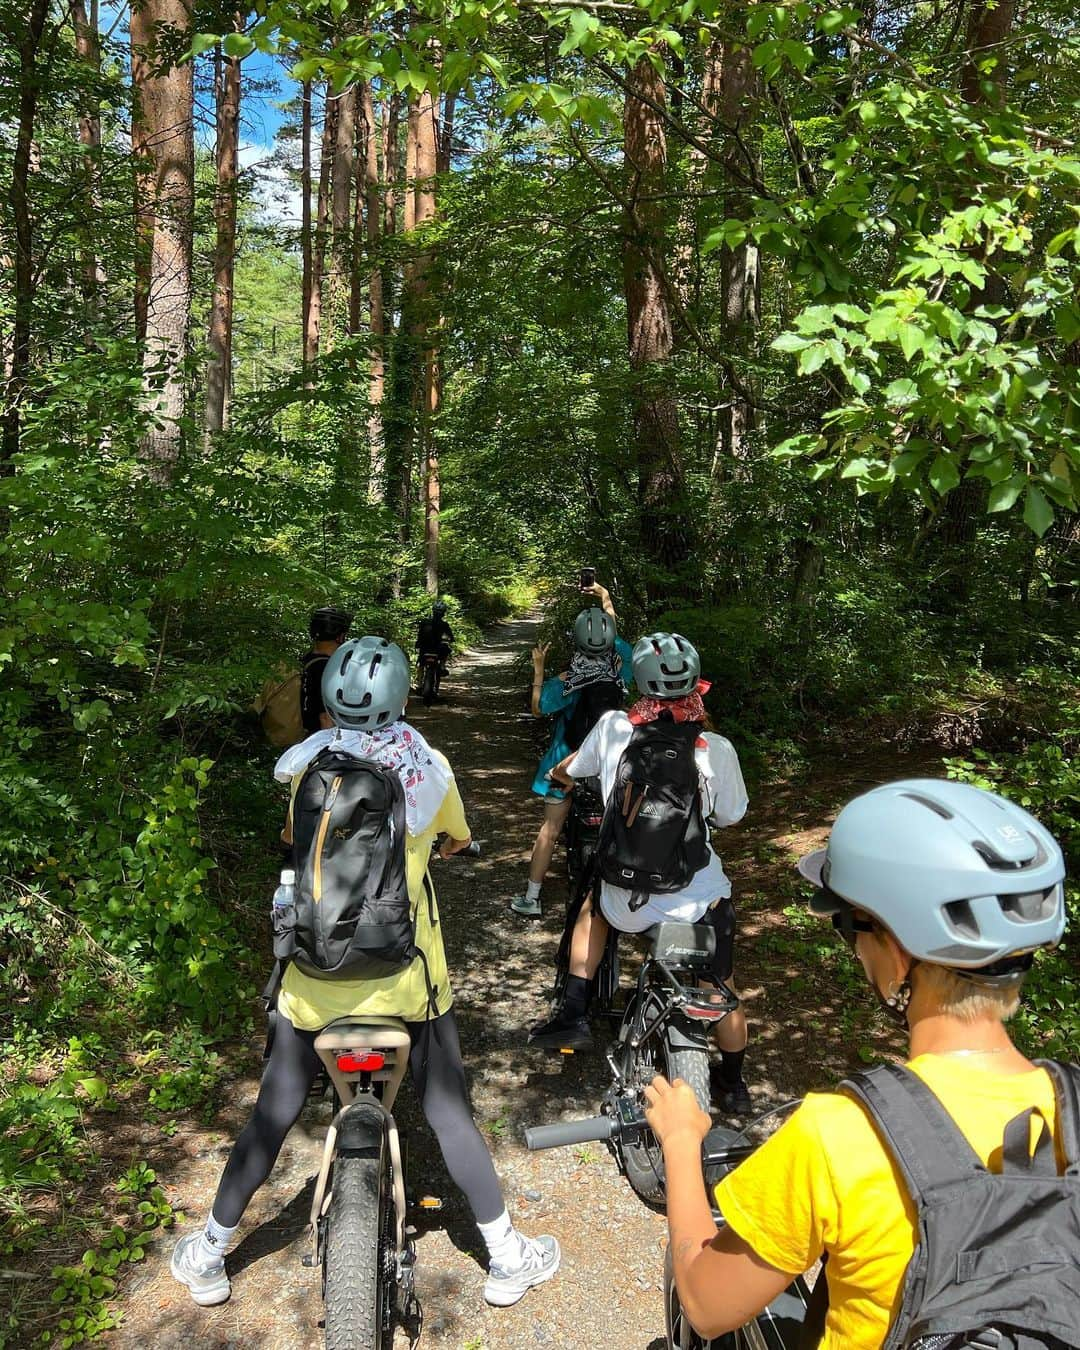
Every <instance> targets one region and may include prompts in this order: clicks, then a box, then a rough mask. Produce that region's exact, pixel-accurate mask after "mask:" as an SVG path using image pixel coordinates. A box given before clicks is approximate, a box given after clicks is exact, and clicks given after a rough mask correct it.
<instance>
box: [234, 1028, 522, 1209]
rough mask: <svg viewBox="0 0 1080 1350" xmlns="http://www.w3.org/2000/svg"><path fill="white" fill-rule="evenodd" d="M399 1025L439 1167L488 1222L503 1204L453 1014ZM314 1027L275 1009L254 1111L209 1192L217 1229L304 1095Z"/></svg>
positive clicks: (264, 1165) (268, 1157)
mask: <svg viewBox="0 0 1080 1350" xmlns="http://www.w3.org/2000/svg"><path fill="white" fill-rule="evenodd" d="M406 1026H407V1027H408V1028H409V1035H410V1036H411V1037H412V1049H411V1050H410V1051H409V1071H410V1073H411V1074H412V1079H413V1083H414V1084H415V1086H416V1095H417V1096H418V1097H419V1099H420V1106H421V1108H422V1109H423V1112H424V1115H425V1116H426V1117H427V1121H428V1124H429V1125H430V1126H431V1128H432V1129H433V1130H434V1131H435V1137H436V1139H438V1141H439V1148H440V1149H442V1155H443V1158H444V1159H445V1160H446V1167H447V1170H448V1171H449V1173H450V1175H451V1177H453V1179H454V1182H455V1184H456V1185H457V1186H458V1187H459V1188H460V1189H461V1190H462V1191H463V1192H464V1195H465V1199H466V1200H467V1201H468V1202H469V1207H470V1209H471V1210H472V1212H473V1217H474V1218H475V1219H476V1221H477V1223H490V1222H491V1220H492V1219H497V1218H498V1217H499V1215H500V1214H501V1213H502V1212H503V1209H504V1208H505V1205H504V1203H503V1196H502V1187H501V1186H500V1185H499V1178H498V1177H497V1176H496V1175H495V1168H494V1165H493V1164H492V1161H491V1154H490V1153H489V1152H488V1149H487V1145H486V1144H485V1143H484V1139H483V1136H482V1135H481V1133H480V1131H479V1130H478V1129H477V1128H476V1123H475V1122H474V1120H473V1117H472V1108H471V1106H470V1105H469V1093H468V1088H467V1087H466V1084H465V1066H464V1064H462V1062H461V1046H460V1044H459V1042H458V1031H457V1023H456V1022H455V1021H454V1014H453V1012H445V1013H443V1015H442V1016H441V1017H436V1018H434V1019H433V1020H432V1021H430V1022H407V1023H406ZM318 1034H319V1033H318V1032H317V1031H299V1030H297V1028H296V1027H294V1026H293V1024H292V1023H291V1022H290V1021H289V1020H288V1018H285V1017H282V1016H281V1015H280V1013H279V1014H278V1019H277V1030H276V1031H275V1033H274V1046H273V1049H272V1050H271V1052H270V1059H269V1060H268V1062H267V1065H266V1069H265V1070H264V1072H263V1076H262V1082H261V1083H260V1084H259V1096H258V1099H257V1100H256V1102H255V1110H254V1112H253V1113H252V1116H251V1119H250V1120H249V1121H248V1123H247V1124H246V1125H245V1126H244V1128H243V1130H241V1132H240V1137H239V1138H238V1139H237V1141H236V1143H235V1144H234V1145H233V1151H232V1153H230V1154H229V1161H228V1162H227V1163H226V1164H225V1171H224V1172H223V1173H222V1176H221V1181H220V1183H219V1184H218V1190H217V1195H216V1197H215V1198H214V1206H213V1209H212V1211H211V1212H212V1214H213V1216H214V1218H215V1219H216V1220H217V1222H218V1223H220V1224H222V1225H223V1226H224V1227H225V1228H234V1227H235V1226H236V1225H237V1224H238V1223H239V1222H240V1219H241V1216H242V1215H243V1213H244V1210H245V1209H247V1206H248V1202H249V1201H250V1199H251V1197H252V1196H253V1195H254V1194H255V1192H256V1191H257V1190H258V1189H259V1187H260V1186H261V1185H262V1184H263V1182H264V1181H265V1180H266V1178H267V1177H268V1176H269V1175H270V1172H271V1169H272V1168H273V1166H274V1163H275V1162H276V1161H277V1155H278V1153H279V1152H280V1151H281V1146H282V1144H283V1143H284V1142H285V1136H286V1135H287V1134H288V1133H289V1131H290V1130H291V1129H292V1127H293V1125H294V1124H295V1123H296V1119H297V1117H298V1116H299V1114H300V1112H301V1110H302V1109H303V1106H304V1103H305V1101H307V1096H308V1093H309V1092H310V1091H311V1085H312V1083H313V1082H314V1081H315V1075H316V1073H317V1072H318V1069H319V1064H320V1060H319V1056H318V1055H317V1054H316V1052H315V1037H316V1036H317V1035H318Z"/></svg>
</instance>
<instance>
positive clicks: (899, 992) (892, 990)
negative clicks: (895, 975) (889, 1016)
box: [885, 980, 911, 1012]
mask: <svg viewBox="0 0 1080 1350" xmlns="http://www.w3.org/2000/svg"><path fill="white" fill-rule="evenodd" d="M885 1002H886V1003H887V1004H888V1005H889V1007H890V1008H895V1009H896V1011H897V1012H907V1006H908V1004H909V1003H910V1002H911V985H910V984H909V983H908V981H907V980H900V981H897V980H890V981H889V987H888V990H887V991H886V994H885Z"/></svg>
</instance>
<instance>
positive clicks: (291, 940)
mask: <svg viewBox="0 0 1080 1350" xmlns="http://www.w3.org/2000/svg"><path fill="white" fill-rule="evenodd" d="M270 914H271V918H272V920H273V925H274V955H275V956H276V957H277V958H278V959H279V960H282V961H287V960H288V959H289V958H290V957H291V956H292V954H293V949H294V947H295V943H296V873H295V871H294V870H293V869H292V868H291V867H285V868H282V871H281V880H280V882H279V883H278V888H277V890H276V891H275V892H274V899H273V902H272V904H271V906H270Z"/></svg>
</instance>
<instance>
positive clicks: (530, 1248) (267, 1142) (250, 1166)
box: [172, 638, 560, 1307]
mask: <svg viewBox="0 0 1080 1350" xmlns="http://www.w3.org/2000/svg"><path fill="white" fill-rule="evenodd" d="M372 645H375V646H377V647H378V649H379V657H380V659H379V660H377V661H371V662H370V663H369V664H367V665H365V664H364V663H362V661H361V660H359V659H357V661H356V663H355V665H354V667H353V670H354V671H356V670H357V668H359V674H353V673H350V675H349V677H348V680H347V681H343V680H342V678H341V677H340V672H341V669H342V664H343V662H345V661H346V660H351V658H353V657H357V658H360V657H362V656H363V654H364V650H365V648H367V649H368V650H370V648H371V646H372ZM343 683H345V684H347V688H346V690H345V691H344V693H343V689H342V685H343ZM322 692H323V697H324V699H325V701H326V706H327V709H328V711H329V713H330V715H331V717H333V718H334V719H335V722H336V725H337V728H339V729H336V730H334V731H322V732H319V733H316V734H315V735H313V736H309V737H308V738H307V740H305V741H302V742H301V743H300V744H299V745H297V746H294V747H292V749H291V750H289V751H287V752H286V753H285V754H284V755H283V756H282V757H281V759H279V761H278V763H277V766H276V768H275V775H276V777H278V778H279V779H281V780H283V781H289V780H292V781H293V784H294V790H295V786H296V785H297V784H298V782H299V775H300V774H302V772H303V770H304V768H305V767H306V766H307V764H308V763H310V761H311V760H312V759H313V758H314V757H315V755H317V754H318V753H319V751H321V750H322V749H324V748H325V747H326V746H328V745H330V744H333V745H334V748H335V749H336V750H339V751H344V752H346V753H349V754H355V755H357V756H358V757H359V758H361V759H368V760H374V761H376V762H377V763H379V764H381V765H383V767H384V768H386V769H388V770H390V771H391V772H395V773H397V774H398V775H399V776H400V778H401V783H402V787H403V789H404V791H405V813H406V815H405V818H406V830H407V834H406V870H407V878H408V887H409V893H410V898H411V901H412V908H413V919H414V923H415V929H416V945H417V946H418V947H419V949H420V951H421V952H422V953H423V955H424V958H425V960H424V961H421V960H420V959H419V958H418V959H417V960H415V961H414V962H413V963H412V964H411V965H410V966H408V967H407V968H406V969H404V970H402V971H399V972H396V973H394V974H391V975H387V976H384V977H381V978H377V979H367V980H363V979H361V980H355V981H353V980H327V979H314V978H312V977H310V976H308V975H305V974H303V973H302V972H301V971H300V970H299V969H298V968H297V967H296V965H295V964H292V965H290V966H289V967H288V969H287V970H286V972H285V975H284V977H283V979H282V982H281V988H280V992H279V996H278V1007H277V1026H276V1031H275V1033H274V1039H273V1047H272V1049H271V1052H270V1057H269V1059H268V1061H267V1064H266V1069H265V1072H264V1073H263V1078H262V1083H261V1084H260V1087H259V1094H258V1099H257V1100H256V1103H255V1109H254V1112H253V1114H252V1116H251V1119H250V1120H249V1121H248V1123H247V1125H246V1126H245V1127H244V1129H243V1131H242V1132H241V1134H240V1136H239V1138H238V1139H237V1141H236V1144H235V1145H234V1147H233V1150H232V1153H231V1154H230V1156H229V1160H228V1162H227V1163H226V1165H225V1170H224V1173H223V1174H222V1177H221V1181H220V1183H219V1185H218V1190H217V1195H216V1198H215V1199H214V1203H213V1206H212V1208H211V1211H210V1214H209V1216H208V1218H207V1221H206V1224H205V1226H204V1228H203V1229H202V1230H201V1231H200V1232H198V1233H192V1234H189V1235H188V1236H186V1237H183V1238H181V1239H180V1241H179V1242H178V1243H177V1245H176V1248H175V1251H174V1252H173V1257H172V1273H173V1275H174V1276H175V1277H176V1279H177V1280H179V1281H180V1282H181V1283H182V1284H185V1285H187V1287H188V1289H189V1290H190V1291H191V1296H192V1298H193V1299H194V1301H195V1302H196V1303H197V1304H200V1305H202V1306H210V1305H212V1304H216V1303H221V1302H223V1301H224V1300H225V1299H227V1298H228V1297H229V1294H230V1285H229V1278H228V1275H227V1274H226V1272H225V1264H224V1256H225V1252H226V1250H227V1249H228V1246H229V1243H230V1241H231V1240H232V1237H233V1235H234V1233H235V1232H236V1228H237V1225H238V1224H239V1222H240V1219H241V1217H242V1215H243V1213H244V1210H245V1209H246V1208H247V1205H248V1202H249V1201H250V1199H251V1197H252V1195H254V1193H255V1191H256V1190H258V1188H259V1187H260V1186H261V1185H262V1183H263V1182H264V1181H265V1180H266V1178H267V1177H268V1176H269V1175H270V1171H271V1169H272V1167H273V1165H274V1162H275V1160H276V1158H277V1155H278V1152H279V1150H280V1149H281V1145H282V1143H283V1142H284V1139H285V1136H286V1135H287V1134H288V1132H289V1130H290V1128H291V1127H292V1125H293V1124H294V1122H295V1121H296V1119H297V1117H298V1116H299V1114H300V1111H301V1108H302V1107H303V1105H304V1102H305V1100H306V1098H307V1095H308V1092H309V1090H310V1088H311V1085H312V1083H313V1081H314V1079H315V1076H316V1074H317V1072H318V1069H319V1059H318V1055H317V1054H316V1051H315V1038H316V1035H317V1034H318V1032H319V1031H320V1030H321V1029H322V1028H323V1027H324V1026H326V1025H327V1024H328V1023H330V1022H333V1021H334V1020H336V1019H337V1018H340V1017H349V1016H365V1015H367V1016H393V1017H400V1018H402V1019H403V1020H404V1021H405V1022H406V1024H407V1025H408V1028H409V1033H410V1035H411V1037H412V1048H411V1050H410V1053H409V1070H410V1073H411V1074H412V1078H413V1082H414V1084H415V1086H416V1093H417V1096H418V1098H419V1100H420V1105H421V1107H422V1109H423V1111H424V1114H425V1116H426V1117H427V1119H428V1123H429V1124H430V1125H431V1128H432V1129H433V1130H434V1132H435V1136H436V1138H437V1139H438V1142H439V1147H440V1148H441V1150H442V1154H443V1157H444V1159H445V1161H446V1166H447V1169H448V1171H449V1173H450V1175H451V1177H452V1178H453V1179H454V1181H455V1182H456V1184H457V1185H458V1186H459V1187H460V1188H461V1190H462V1191H463V1192H464V1194H465V1198H466V1200H467V1201H468V1203H469V1206H470V1208H471V1209H472V1212H473V1216H474V1218H475V1219H476V1222H477V1226H478V1228H479V1230H480V1233H481V1235H482V1236H483V1239H484V1242H485V1244H486V1245H487V1249H488V1253H489V1257H490V1265H489V1271H488V1277H487V1282H486V1284H485V1287H484V1296H485V1298H486V1299H487V1301H488V1302H489V1303H492V1304H495V1305H496V1306H499V1307H508V1306H509V1305H510V1304H512V1303H516V1302H517V1301H518V1299H520V1298H521V1297H522V1296H523V1295H524V1294H525V1292H526V1291H527V1290H528V1289H529V1288H531V1287H532V1286H533V1285H535V1284H540V1283H542V1282H543V1281H544V1280H547V1279H550V1278H551V1276H552V1275H554V1274H555V1272H556V1270H557V1269H558V1267H559V1261H560V1252H559V1244H558V1242H557V1241H556V1240H555V1239H554V1238H553V1237H546V1236H544V1237H538V1238H526V1237H524V1236H522V1235H521V1234H520V1233H518V1231H517V1230H516V1229H515V1228H514V1226H513V1224H512V1223H511V1221H510V1217H509V1215H508V1214H507V1211H506V1205H505V1203H504V1201H503V1196H502V1190H501V1187H500V1185H499V1180H498V1177H497V1176H496V1175H495V1168H494V1166H493V1165H492V1161H491V1155H490V1153H489V1152H488V1149H487V1145H486V1144H485V1143H484V1140H483V1136H482V1135H481V1134H480V1132H479V1130H478V1129H477V1128H476V1125H475V1123H474V1121H473V1117H472V1111H471V1108H470V1105H469V1098H468V1090H467V1087H466V1082H465V1069H464V1067H463V1065H462V1061H461V1050H460V1047H459V1043H458V1032H457V1024H456V1022H455V1020H454V1012H453V1007H452V1004H453V995H452V993H451V989H450V981H449V975H448V973H447V966H446V953H445V951H444V949H443V941H442V930H441V927H440V925H439V919H438V912H437V909H436V908H435V907H434V903H433V899H434V892H433V891H431V889H430V888H431V881H430V878H429V877H427V867H428V861H429V859H430V856H431V846H432V842H433V840H434V839H435V837H436V835H438V834H443V835H445V836H446V837H445V839H444V841H443V844H442V847H441V854H442V856H443V857H448V856H449V855H450V854H452V853H456V852H458V851H460V850H461V849H463V848H465V847H467V845H468V844H469V842H470V833H469V827H468V825H467V824H466V821H465V811H464V808H463V806H462V803H461V797H460V794H459V792H458V787H457V783H456V782H455V780H454V775H453V772H452V770H451V768H450V765H449V764H448V763H447V761H446V759H445V758H444V757H443V756H442V755H441V754H440V753H439V752H438V751H437V750H434V749H432V748H431V747H430V746H429V745H428V744H427V743H426V741H425V740H424V738H423V737H422V736H421V735H420V733H419V732H418V731H417V730H416V729H415V728H414V727H411V726H410V725H409V723H408V722H406V721H405V719H404V711H405V702H406V699H407V697H408V692H409V663H408V660H407V658H406V657H405V654H404V652H402V650H401V648H400V647H397V646H395V645H393V644H392V643H385V642H383V641H382V639H377V638H362V639H360V640H359V641H354V642H350V643H348V644H347V645H346V646H344V647H342V648H341V649H340V651H339V652H338V653H336V654H335V656H333V657H331V659H330V662H329V664H328V666H327V670H326V675H325V677H324V679H323V689H322ZM346 695H347V701H346ZM358 707H360V708H362V709H363V713H362V714H358V713H357V708H358ZM368 728H381V729H379V730H374V729H371V730H369V729H368ZM425 885H426V886H427V888H428V890H429V892H430V894H431V897H432V903H430V904H429V900H428V898H427V896H426V895H425ZM421 897H423V902H422V903H421ZM432 1001H434V1004H435V1006H434V1008H432V1006H431V1003H432Z"/></svg>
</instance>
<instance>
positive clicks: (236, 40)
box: [221, 33, 255, 60]
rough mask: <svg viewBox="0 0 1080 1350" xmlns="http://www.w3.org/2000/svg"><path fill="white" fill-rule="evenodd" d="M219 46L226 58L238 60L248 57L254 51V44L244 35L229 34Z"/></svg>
mask: <svg viewBox="0 0 1080 1350" xmlns="http://www.w3.org/2000/svg"><path fill="white" fill-rule="evenodd" d="M221 45H222V47H224V49H225V55H226V56H234V57H237V58H239V59H240V60H243V58H244V57H245V56H250V55H251V53H252V52H253V51H254V50H255V43H254V42H253V41H252V40H251V38H249V37H248V35H247V34H246V33H229V34H228V35H227V36H226V38H225V41H224V42H223V43H222V44H221Z"/></svg>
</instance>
